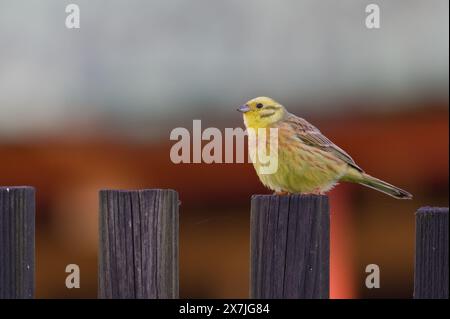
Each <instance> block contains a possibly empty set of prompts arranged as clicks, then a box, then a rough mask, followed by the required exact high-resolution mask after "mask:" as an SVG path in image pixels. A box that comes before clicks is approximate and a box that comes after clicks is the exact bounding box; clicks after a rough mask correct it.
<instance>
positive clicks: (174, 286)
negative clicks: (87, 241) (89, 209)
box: [99, 189, 179, 299]
mask: <svg viewBox="0 0 450 319" xmlns="http://www.w3.org/2000/svg"><path fill="white" fill-rule="evenodd" d="M178 205H179V204H178V193H177V192H176V191H174V190H162V189H151V190H136V191H123V190H102V191H100V223H99V227H100V247H99V249H100V251H99V297H100V298H143V299H153V298H156V299H160V298H178Z"/></svg>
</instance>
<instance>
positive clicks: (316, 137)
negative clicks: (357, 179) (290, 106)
mask: <svg viewBox="0 0 450 319" xmlns="http://www.w3.org/2000/svg"><path fill="white" fill-rule="evenodd" d="M286 121H287V122H288V123H289V124H291V125H292V126H293V127H294V128H295V132H296V134H297V137H298V138H299V139H300V140H301V141H302V142H303V143H305V144H307V145H310V146H314V147H317V148H319V149H321V150H323V151H326V152H330V153H332V154H333V155H335V156H336V157H337V158H339V159H341V160H343V161H344V162H345V163H347V164H348V165H350V166H352V167H354V168H356V169H357V170H358V171H360V172H363V170H362V169H361V168H360V167H359V166H358V165H356V163H355V161H354V160H353V158H351V157H350V155H348V154H347V152H345V151H344V150H343V149H342V148H340V147H339V146H337V145H336V144H334V143H333V142H332V141H330V140H329V139H328V138H327V137H326V136H325V135H323V134H322V133H321V132H320V131H319V129H318V128H317V127H315V126H314V125H312V124H310V123H309V122H308V121H306V120H304V119H302V118H300V117H297V116H295V115H293V114H289V116H288V117H287V119H286Z"/></svg>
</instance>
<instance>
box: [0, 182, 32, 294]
mask: <svg viewBox="0 0 450 319" xmlns="http://www.w3.org/2000/svg"><path fill="white" fill-rule="evenodd" d="M34 227H35V190H34V188H33V187H28V186H20V187H0V299H30V298H33V297H34V285H35V284H34V232H35V230H34Z"/></svg>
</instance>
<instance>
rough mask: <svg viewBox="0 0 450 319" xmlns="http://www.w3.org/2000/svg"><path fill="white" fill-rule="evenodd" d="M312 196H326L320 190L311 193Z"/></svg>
mask: <svg viewBox="0 0 450 319" xmlns="http://www.w3.org/2000/svg"><path fill="white" fill-rule="evenodd" d="M311 194H312V195H324V193H323V192H322V191H321V190H320V188H316V189H315V190H314V191H313V192H311Z"/></svg>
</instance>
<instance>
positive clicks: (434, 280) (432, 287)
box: [414, 207, 449, 299]
mask: <svg viewBox="0 0 450 319" xmlns="http://www.w3.org/2000/svg"><path fill="white" fill-rule="evenodd" d="M448 228H449V225H448V207H446V208H439V207H422V208H420V209H419V210H418V211H417V213H416V263H415V278H414V298H416V299H448V257H449V256H448Z"/></svg>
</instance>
